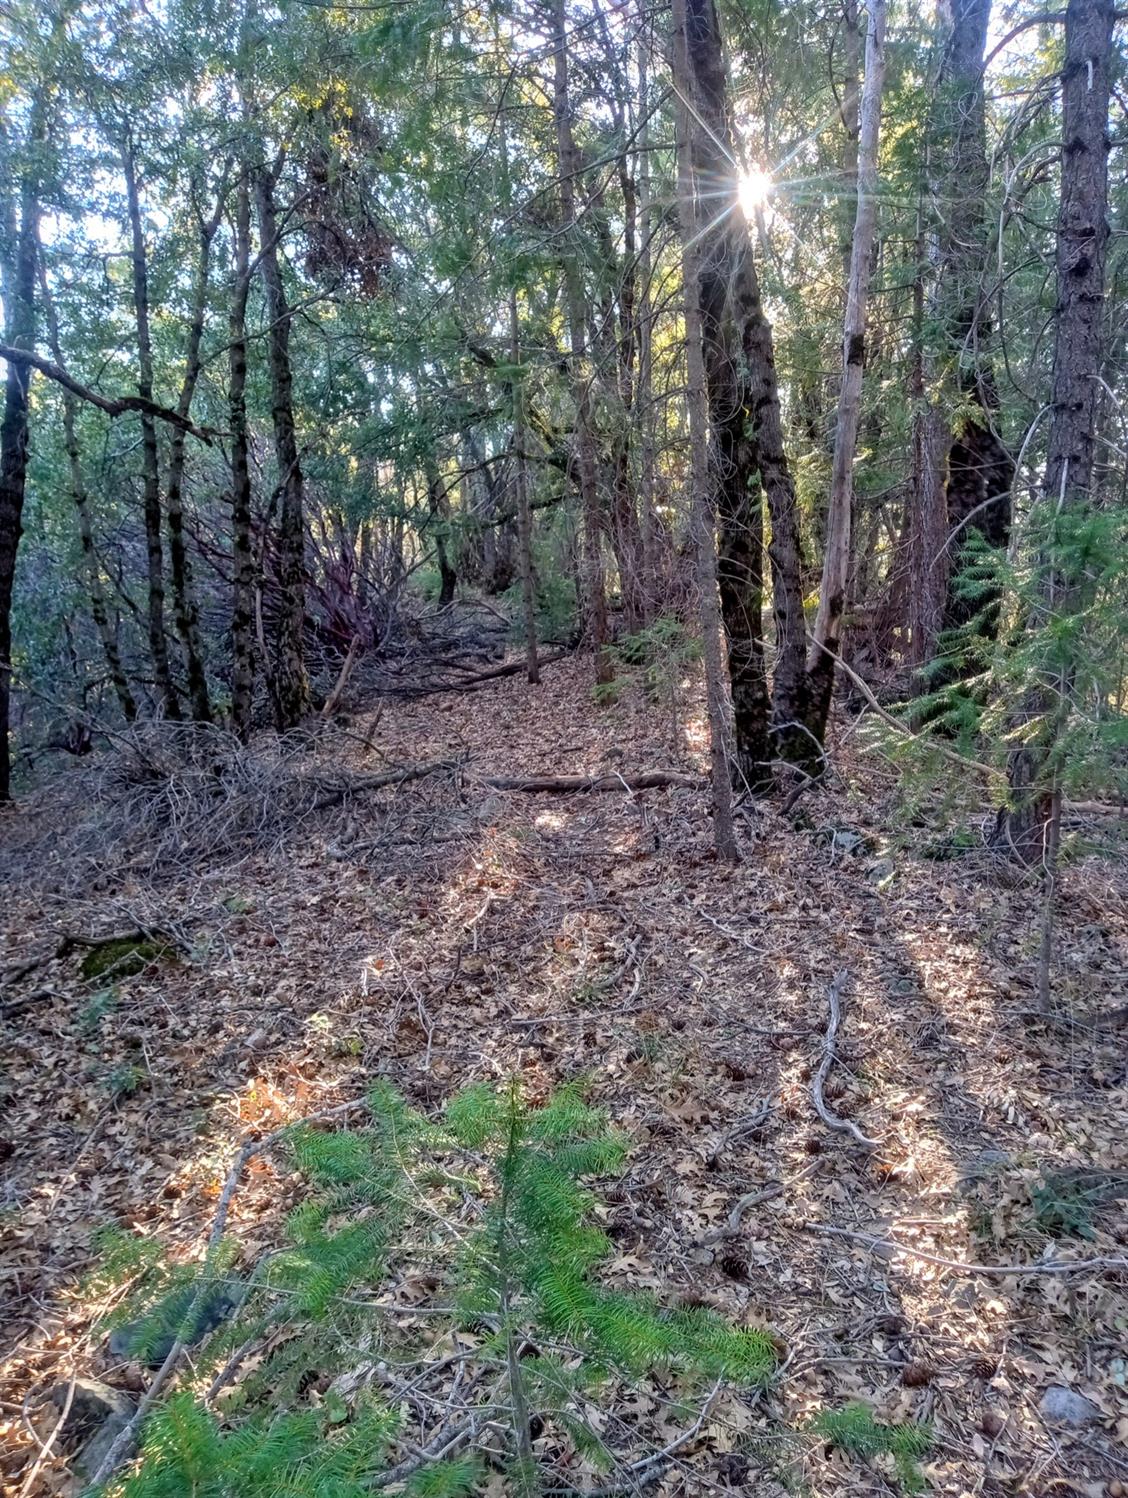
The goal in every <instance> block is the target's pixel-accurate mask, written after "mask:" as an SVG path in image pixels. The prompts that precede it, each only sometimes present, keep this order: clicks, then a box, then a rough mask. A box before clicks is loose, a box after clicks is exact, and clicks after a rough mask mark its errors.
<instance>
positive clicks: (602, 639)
mask: <svg viewBox="0 0 1128 1498" xmlns="http://www.w3.org/2000/svg"><path fill="white" fill-rule="evenodd" d="M553 25H554V44H555V71H554V87H553V115H554V119H555V125H556V155H557V167H558V171H559V174H560V215H561V221H562V232H563V234H564V237H565V245H564V278H565V281H566V283H567V292H568V327H569V344H570V349H569V367H570V372H571V377H572V398H573V401H574V404H575V408H576V413H575V423H576V435H575V443H574V449H573V450H574V456H575V462H576V467H577V469H578V473H579V487H580V510H581V517H582V521H583V541H582V579H583V596H584V611H585V613H586V616H587V618H586V625H587V635H588V639H589V642H590V644H591V647H592V649H593V650H594V651H595V679H596V681H597V682H600V683H602V682H608V681H610V680H611V678H612V675H613V674H614V673H613V667H612V661H611V653H610V651H609V650H608V649H607V643H608V631H607V598H606V594H605V591H604V582H603V559H602V556H601V553H600V532H601V529H602V526H601V520H600V505H599V488H598V483H597V478H596V457H595V443H594V440H593V434H592V412H591V389H590V385H589V380H588V374H587V370H586V368H585V365H586V361H587V304H586V298H585V295H584V282H583V271H582V267H581V262H580V257H579V254H578V253H577V247H576V236H577V234H578V232H579V231H578V227H577V224H576V182H577V181H578V180H579V175H580V158H579V152H578V151H577V150H576V144H575V141H574V139H573V136H572V117H571V106H570V103H569V99H568V30H567V14H566V10H565V3H564V0H553Z"/></svg>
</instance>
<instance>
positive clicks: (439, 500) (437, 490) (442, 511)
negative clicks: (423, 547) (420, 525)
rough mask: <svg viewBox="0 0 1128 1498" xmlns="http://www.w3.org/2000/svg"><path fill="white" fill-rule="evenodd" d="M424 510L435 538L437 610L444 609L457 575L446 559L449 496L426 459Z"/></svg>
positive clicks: (435, 466) (431, 462)
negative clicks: (437, 588) (437, 579)
mask: <svg viewBox="0 0 1128 1498" xmlns="http://www.w3.org/2000/svg"><path fill="white" fill-rule="evenodd" d="M427 510H428V513H429V514H430V517H431V530H432V533H433V535H434V538H435V559H436V561H437V562H438V564H439V608H441V609H446V608H449V607H450V605H451V604H452V603H453V602H454V590H455V588H456V587H457V586H458V573H457V572H456V571H455V569H454V564H453V563H452V562H451V559H450V547H449V545H448V541H449V539H450V495H449V492H448V489H447V486H446V484H445V483H444V482H443V476H442V474H441V473H440V472H439V465H438V464H437V463H436V462H435V461H434V460H433V459H430V460H428V462H427Z"/></svg>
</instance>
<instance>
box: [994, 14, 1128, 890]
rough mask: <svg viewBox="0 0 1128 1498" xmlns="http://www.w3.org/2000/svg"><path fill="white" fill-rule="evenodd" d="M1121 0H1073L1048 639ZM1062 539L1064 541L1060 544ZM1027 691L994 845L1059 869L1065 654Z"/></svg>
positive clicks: (1104, 234) (1086, 412)
mask: <svg viewBox="0 0 1128 1498" xmlns="http://www.w3.org/2000/svg"><path fill="white" fill-rule="evenodd" d="M1114 20H1115V10H1114V6H1113V4H1112V0H1069V3H1068V5H1067V7H1066V13H1065V60H1064V63H1063V65H1062V71H1061V95H1062V107H1061V124H1062V156H1061V194H1060V201H1059V206H1058V220H1057V249H1056V277H1057V312H1056V318H1055V325H1054V363H1053V375H1052V381H1051V391H1050V406H1051V416H1050V432H1049V441H1048V448H1047V454H1046V466H1045V477H1044V480H1043V489H1042V506H1043V516H1042V523H1043V526H1044V527H1046V533H1047V534H1048V535H1049V536H1050V538H1051V540H1052V543H1053V544H1052V548H1051V550H1050V553H1049V554H1048V555H1046V556H1044V558H1043V565H1042V598H1041V601H1040V607H1039V608H1038V611H1037V617H1036V618H1035V619H1033V620H1031V621H1029V623H1028V628H1029V627H1030V626H1031V625H1033V626H1034V627H1035V628H1038V629H1040V630H1041V631H1043V632H1044V633H1046V634H1047V635H1048V634H1049V633H1050V632H1051V631H1053V630H1055V629H1059V628H1060V624H1059V621H1063V620H1066V621H1067V620H1068V618H1069V615H1070V613H1071V611H1072V610H1073V609H1074V608H1075V605H1076V598H1077V593H1078V589H1079V587H1080V583H1081V577H1080V575H1079V571H1078V559H1077V557H1076V555H1071V554H1070V548H1069V545H1068V536H1069V532H1068V530H1066V531H1065V532H1064V534H1063V531H1062V522H1063V521H1064V522H1069V521H1070V520H1072V519H1073V518H1074V517H1076V516H1077V515H1079V514H1080V515H1083V514H1084V513H1085V511H1087V510H1088V509H1089V508H1090V507H1092V506H1093V505H1094V504H1095V503H1096V500H1095V496H1094V492H1093V472H1094V453H1095V448H1096V440H1097V438H1096V433H1097V425H1098V423H1097V412H1098V407H1099V403H1100V397H1101V387H1102V378H1101V349H1102V346H1103V339H1104V320H1105V259H1106V254H1107V247H1108V238H1109V225H1108V153H1109V138H1108V106H1109V98H1110V95H1111V78H1110V73H1111V64H1112V30H1113V23H1114ZM1063 540H1065V541H1066V543H1067V544H1065V545H1063V544H1062V541H1063ZM1051 659H1052V663H1053V669H1052V671H1051V672H1049V673H1042V674H1041V679H1040V680H1037V681H1036V682H1035V683H1034V684H1033V685H1032V686H1031V688H1030V690H1029V691H1028V693H1027V695H1026V700H1025V702H1024V703H1023V706H1022V709H1021V714H1020V716H1021V719H1022V720H1023V721H1022V722H1021V723H1020V724H1019V726H1018V732H1019V734H1020V736H1021V738H1022V740H1023V741H1022V742H1021V744H1020V746H1019V747H1017V748H1016V749H1015V750H1014V751H1013V753H1012V754H1011V756H1010V763H1009V766H1008V775H1007V778H1008V781H1009V787H1010V802H1009V804H1008V805H1007V806H1006V807H1004V808H1003V809H1002V811H1001V812H1000V814H999V820H998V826H997V829H996V842H997V843H999V844H1000V845H1002V846H1003V847H1005V848H1006V849H1008V850H1009V851H1010V852H1011V853H1012V854H1014V855H1015V856H1016V857H1017V858H1018V859H1019V860H1021V861H1022V862H1024V863H1027V864H1033V865H1043V864H1044V865H1045V866H1046V867H1047V868H1050V869H1052V867H1053V861H1054V860H1053V855H1054V848H1053V844H1052V838H1053V836H1054V833H1053V828H1054V825H1055V809H1056V807H1057V802H1058V798H1059V795H1060V792H1059V789H1058V783H1057V782H1058V776H1059V774H1060V765H1058V764H1057V763H1056V762H1055V757H1056V751H1057V746H1058V744H1059V743H1060V741H1061V735H1062V730H1063V728H1064V725H1065V721H1066V719H1067V718H1068V716H1069V714H1070V712H1071V709H1072V702H1071V688H1072V673H1071V670H1070V666H1069V661H1068V657H1065V658H1062V657H1060V656H1058V655H1055V656H1054V657H1052V658H1051Z"/></svg>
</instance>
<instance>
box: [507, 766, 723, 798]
mask: <svg viewBox="0 0 1128 1498" xmlns="http://www.w3.org/2000/svg"><path fill="white" fill-rule="evenodd" d="M481 784H482V785H486V786H489V788H490V789H491V790H494V791H529V792H532V793H534V794H535V793H538V792H543V793H545V794H549V795H555V794H566V793H568V792H569V791H651V790H656V789H658V788H659V787H660V786H666V785H682V786H687V787H689V788H690V789H691V790H704V788H705V784H706V782H705V780H704V778H703V777H702V776H700V775H686V774H684V773H683V772H682V771H680V770H643V771H641V772H640V773H639V774H637V775H620V774H619V773H618V772H617V771H616V772H614V773H613V774H610V775H526V776H510V775H492V776H486V777H482V779H481Z"/></svg>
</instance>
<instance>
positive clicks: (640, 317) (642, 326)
mask: <svg viewBox="0 0 1128 1498" xmlns="http://www.w3.org/2000/svg"><path fill="white" fill-rule="evenodd" d="M639 26H640V27H641V28H644V30H643V32H642V33H641V34H640V36H639V43H638V108H639V113H640V115H641V118H640V120H639V123H638V216H639V233H640V243H639V255H638V281H639V292H638V314H637V316H636V318H635V329H636V335H637V338H638V381H637V386H636V395H635V413H636V416H637V418H638V423H639V514H640V529H641V532H642V534H641V541H640V544H641V547H642V576H643V600H644V601H643V607H644V609H645V617H646V622H647V623H649V622H650V620H651V619H652V618H653V617H654V615H655V613H656V612H657V610H658V561H657V555H656V553H657V546H658V535H657V521H656V516H655V513H654V469H655V447H656V445H657V444H656V440H655V413H654V400H653V388H654V329H653V324H652V320H651V319H652V316H653V312H652V308H651V289H650V278H651V275H652V273H653V250H652V245H653V240H654V205H653V201H652V197H651V188H650V77H649V62H650V53H649V48H650V45H651V37H650V36H649V35H647V34H646V32H645V29H646V28H649V26H650V21H649V18H648V16H647V15H645V14H641V15H640V16H639Z"/></svg>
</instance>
